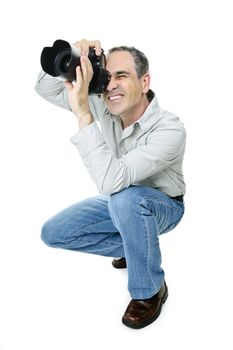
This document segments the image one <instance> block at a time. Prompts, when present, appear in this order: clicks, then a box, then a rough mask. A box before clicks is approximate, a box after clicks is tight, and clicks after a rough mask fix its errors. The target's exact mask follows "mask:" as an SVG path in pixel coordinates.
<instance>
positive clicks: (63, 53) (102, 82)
mask: <svg viewBox="0 0 233 350" xmlns="http://www.w3.org/2000/svg"><path fill="white" fill-rule="evenodd" d="M88 58H89V60H90V61H91V64H92V68H93V77H92V80H91V82H90V84H89V94H102V93H103V92H105V90H106V88H107V86H108V83H109V81H110V79H111V76H110V73H109V72H108V71H107V70H106V69H105V66H106V58H105V55H104V51H103V50H102V53H101V55H100V56H97V55H96V54H95V49H94V48H90V49H89V54H88ZM40 61H41V66H42V69H43V70H44V71H45V72H46V73H48V74H49V75H51V76H53V77H56V78H58V79H60V80H63V81H76V67H77V66H80V52H79V50H78V49H77V48H76V47H75V46H73V45H70V44H69V43H68V42H67V41H64V40H60V39H59V40H56V41H55V42H54V43H53V46H52V47H44V49H43V50H42V53H41V58H40Z"/></svg>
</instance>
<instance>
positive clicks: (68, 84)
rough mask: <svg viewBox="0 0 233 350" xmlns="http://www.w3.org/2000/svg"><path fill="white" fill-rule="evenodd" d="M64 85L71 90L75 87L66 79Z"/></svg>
mask: <svg viewBox="0 0 233 350" xmlns="http://www.w3.org/2000/svg"><path fill="white" fill-rule="evenodd" d="M64 85H65V87H66V88H67V90H68V91H71V90H72V89H73V84H72V83H71V82H70V81H65V82H64Z"/></svg>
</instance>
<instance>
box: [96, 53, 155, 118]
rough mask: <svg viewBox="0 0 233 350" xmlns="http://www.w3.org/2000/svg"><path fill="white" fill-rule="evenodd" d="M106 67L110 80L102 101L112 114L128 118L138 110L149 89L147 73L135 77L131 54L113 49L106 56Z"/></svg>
mask: <svg viewBox="0 0 233 350" xmlns="http://www.w3.org/2000/svg"><path fill="white" fill-rule="evenodd" d="M106 69H107V70H108V71H109V72H110V74H111V80H110V82H109V84H108V86H107V90H106V92H105V93H104V95H103V96H104V101H105V103H106V105H107V107H108V109H109V110H110V112H111V113H112V114H113V115H119V116H121V117H123V118H127V117H128V118H130V117H131V116H132V115H135V114H137V113H138V111H140V109H141V106H142V104H143V103H145V95H144V96H143V94H145V93H146V92H147V91H148V90H149V75H148V74H146V75H145V76H143V77H142V78H140V79H139V78H138V77H137V72H136V70H135V63H134V59H133V56H132V55H131V54H130V53H129V52H127V51H115V52H112V53H110V54H109V55H108V56H107V65H106Z"/></svg>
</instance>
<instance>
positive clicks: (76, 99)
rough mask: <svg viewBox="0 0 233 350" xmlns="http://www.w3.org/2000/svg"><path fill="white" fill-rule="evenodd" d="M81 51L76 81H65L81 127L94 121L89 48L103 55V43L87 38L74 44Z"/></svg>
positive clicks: (70, 103) (72, 106)
mask: <svg viewBox="0 0 233 350" xmlns="http://www.w3.org/2000/svg"><path fill="white" fill-rule="evenodd" d="M73 45H74V46H75V47H77V49H79V51H80V63H81V67H80V66H78V67H77V68H76V83H75V84H73V83H71V82H65V83H64V84H65V87H66V88H67V90H68V101H69V105H70V107H71V109H72V111H73V113H74V114H75V115H76V117H77V118H78V121H79V127H80V128H83V127H85V126H87V125H89V124H91V123H93V122H94V118H93V116H92V115H91V111H90V108H89V102H88V88H89V84H90V81H91V79H92V77H93V69H92V64H91V62H90V60H89V58H88V53H89V48H90V47H93V48H95V50H96V55H101V45H100V42H99V41H98V40H93V41H87V40H85V39H83V40H81V41H76V42H75V43H74V44H73Z"/></svg>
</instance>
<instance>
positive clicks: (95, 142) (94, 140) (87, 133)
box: [70, 122, 104, 157]
mask: <svg viewBox="0 0 233 350" xmlns="http://www.w3.org/2000/svg"><path fill="white" fill-rule="evenodd" d="M70 141H71V142H72V143H73V144H74V145H75V146H76V147H77V148H78V150H79V153H80V155H81V157H85V155H86V154H88V153H90V152H93V151H94V150H95V149H96V148H97V147H99V146H101V145H102V144H103V143H104V139H103V136H102V134H101V132H100V129H99V127H98V125H97V123H96V122H93V123H91V124H90V125H88V126H86V127H84V128H82V129H81V130H79V131H78V132H77V133H76V134H75V135H74V136H72V137H71V138H70Z"/></svg>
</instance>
